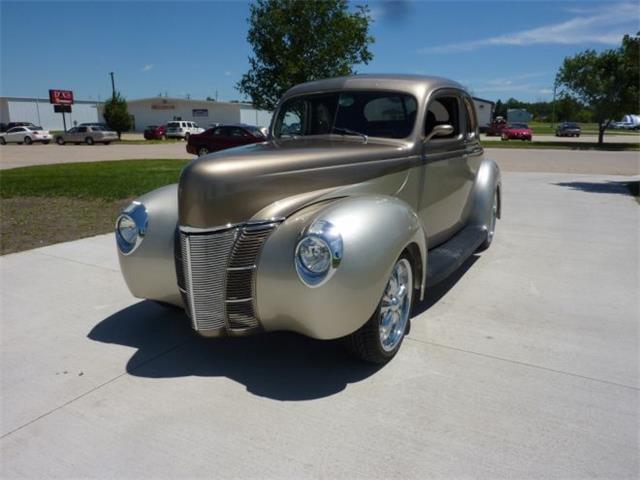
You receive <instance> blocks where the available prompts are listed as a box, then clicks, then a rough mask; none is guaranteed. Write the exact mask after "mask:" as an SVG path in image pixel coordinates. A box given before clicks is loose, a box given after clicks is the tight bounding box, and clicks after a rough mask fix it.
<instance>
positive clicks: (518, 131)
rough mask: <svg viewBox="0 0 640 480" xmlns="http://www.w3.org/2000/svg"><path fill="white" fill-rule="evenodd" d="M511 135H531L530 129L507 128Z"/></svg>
mask: <svg viewBox="0 0 640 480" xmlns="http://www.w3.org/2000/svg"><path fill="white" fill-rule="evenodd" d="M505 130H508V131H509V133H531V130H530V129H529V128H505Z"/></svg>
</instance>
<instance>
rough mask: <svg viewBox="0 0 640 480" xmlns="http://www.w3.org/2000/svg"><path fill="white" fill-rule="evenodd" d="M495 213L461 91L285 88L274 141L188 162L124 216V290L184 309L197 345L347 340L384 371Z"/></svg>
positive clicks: (492, 185) (424, 82)
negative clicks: (284, 336) (235, 340)
mask: <svg viewBox="0 0 640 480" xmlns="http://www.w3.org/2000/svg"><path fill="white" fill-rule="evenodd" d="M500 211H501V180H500V170H499V168H498V165H497V164H496V163H495V162H494V161H492V160H489V159H487V158H485V157H484V151H483V148H482V145H481V144H480V141H479V132H478V124H477V120H476V115H475V110H474V105H473V100H472V99H471V96H470V95H469V94H468V93H467V92H466V91H465V90H464V88H463V87H462V86H461V85H460V84H458V83H455V82H453V81H449V80H446V79H442V78H438V77H421V76H385V75H378V76H370V75H358V76H354V77H343V78H333V79H329V80H323V81H316V82H310V83H305V84H302V85H298V86H296V87H294V88H292V89H291V90H289V91H288V92H287V93H286V94H285V95H284V97H283V98H282V100H281V101H280V102H279V104H278V106H277V108H276V111H275V113H274V116H273V120H272V124H271V127H270V135H269V141H265V142H262V143H256V144H252V145H247V146H243V147H238V148H232V149H230V150H224V151H221V152H217V153H213V154H209V155H205V156H203V157H200V158H198V159H197V160H194V161H192V162H190V163H189V164H188V165H187V166H186V167H185V168H184V170H183V171H182V175H181V176H180V183H179V185H175V184H174V185H169V186H166V187H163V188H160V189H158V190H155V191H153V192H150V193H148V194H146V195H144V196H142V197H140V198H138V199H137V200H135V201H134V202H133V203H132V204H131V205H129V206H128V207H127V208H126V209H125V210H124V211H123V212H122V214H121V215H120V216H119V218H118V219H117V222H116V242H117V245H118V252H119V258H120V266H121V269H122V273H123V275H124V278H125V280H126V283H127V285H128V287H129V289H130V290H131V292H132V293H133V295H134V296H136V297H139V298H146V299H151V300H155V301H159V302H163V303H169V304H173V305H177V306H179V307H181V308H184V310H185V311H186V313H187V314H188V315H189V316H190V318H191V325H192V326H193V328H194V329H195V330H196V331H197V332H198V333H200V334H202V335H205V336H220V335H246V334H252V333H257V332H261V331H274V330H290V331H295V332H298V333H301V334H304V335H308V336H311V337H314V338H318V339H335V338H343V337H344V338H345V343H346V344H347V346H348V347H349V349H350V350H351V351H352V352H353V353H354V354H356V355H357V356H358V357H360V358H362V359H364V360H367V361H371V362H378V363H382V362H386V361H388V360H389V359H390V358H392V357H393V356H394V355H395V354H396V352H397V351H398V349H399V348H400V345H401V343H402V340H403V338H404V335H405V332H406V331H407V329H408V325H409V320H410V316H411V310H412V307H413V305H414V304H415V303H416V301H417V300H418V299H423V297H424V294H425V291H426V290H427V289H428V288H430V287H431V286H433V285H435V284H436V283H438V282H440V281H441V280H443V279H444V278H446V277H447V276H448V275H450V274H451V273H453V272H454V271H455V270H456V269H457V268H458V267H460V266H461V265H462V264H463V263H464V261H465V259H467V258H468V257H469V256H471V255H472V254H473V253H474V252H477V251H479V250H484V249H486V248H488V247H489V246H490V245H491V243H492V241H493V238H494V231H495V226H496V219H497V218H499V216H500Z"/></svg>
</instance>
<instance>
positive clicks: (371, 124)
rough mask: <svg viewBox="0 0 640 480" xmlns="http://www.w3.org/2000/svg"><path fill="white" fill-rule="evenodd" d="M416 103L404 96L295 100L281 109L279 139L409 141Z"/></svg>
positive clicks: (342, 95) (277, 126)
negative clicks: (323, 137)
mask: <svg viewBox="0 0 640 480" xmlns="http://www.w3.org/2000/svg"><path fill="white" fill-rule="evenodd" d="M417 106H418V105H417V102H416V99H415V98H414V97H413V96H411V95H408V94H406V93H400V92H359V91H353V92H351V91H350V92H331V93H321V94H315V95H305V96H300V97H295V98H292V99H290V100H288V101H287V102H285V103H284V105H283V106H282V107H281V108H280V110H279V112H278V117H277V119H276V122H275V125H274V135H275V136H276V138H278V137H282V136H307V135H327V134H331V133H334V134H339V135H367V136H371V137H382V138H405V137H408V136H409V134H410V133H411V131H412V130H413V126H414V124H415V118H416V110H417Z"/></svg>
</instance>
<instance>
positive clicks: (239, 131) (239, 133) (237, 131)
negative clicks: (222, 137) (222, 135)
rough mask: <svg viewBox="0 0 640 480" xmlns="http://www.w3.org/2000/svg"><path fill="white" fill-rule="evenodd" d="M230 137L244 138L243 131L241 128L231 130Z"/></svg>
mask: <svg viewBox="0 0 640 480" xmlns="http://www.w3.org/2000/svg"><path fill="white" fill-rule="evenodd" d="M231 136H232V137H233V138H242V137H244V130H242V129H241V128H232V129H231Z"/></svg>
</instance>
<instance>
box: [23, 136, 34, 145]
mask: <svg viewBox="0 0 640 480" xmlns="http://www.w3.org/2000/svg"><path fill="white" fill-rule="evenodd" d="M32 143H33V140H31V137H24V144H25V145H31V144H32Z"/></svg>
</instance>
